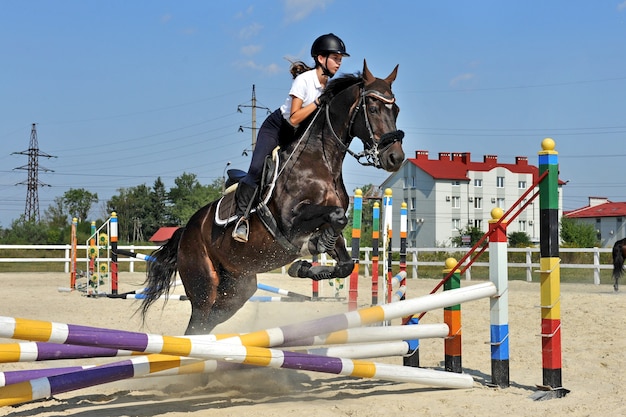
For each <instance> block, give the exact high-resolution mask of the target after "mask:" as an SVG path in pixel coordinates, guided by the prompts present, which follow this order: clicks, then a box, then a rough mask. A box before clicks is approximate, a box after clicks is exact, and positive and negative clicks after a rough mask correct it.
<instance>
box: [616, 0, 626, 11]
mask: <svg viewBox="0 0 626 417" xmlns="http://www.w3.org/2000/svg"><path fill="white" fill-rule="evenodd" d="M624 10H626V0H625V1H623V2H621V3H620V4H618V5H617V11H618V12H622V11H624Z"/></svg>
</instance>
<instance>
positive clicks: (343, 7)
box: [0, 0, 626, 227]
mask: <svg viewBox="0 0 626 417" xmlns="http://www.w3.org/2000/svg"><path fill="white" fill-rule="evenodd" d="M0 5H1V7H2V12H1V13H0V54H1V56H2V65H1V67H0V68H1V69H0V75H1V80H0V143H2V147H1V150H0V226H2V227H9V226H10V224H11V221H12V220H13V219H16V218H18V217H19V215H20V214H22V213H23V212H24V206H25V200H26V192H27V190H26V186H25V185H16V184H17V183H20V182H24V181H26V179H27V172H26V171H24V170H16V169H15V168H17V167H21V166H24V165H27V162H28V160H27V157H26V156H20V155H14V154H12V153H13V152H20V151H25V150H27V149H28V145H29V140H30V130H31V124H32V123H37V133H38V142H39V148H40V150H41V151H42V152H45V153H47V154H50V155H53V156H56V158H52V159H46V158H40V161H39V163H40V165H41V166H42V167H44V168H47V169H49V170H53V171H54V172H44V171H40V173H39V180H40V181H41V182H43V183H45V184H48V185H50V186H49V187H42V188H40V189H39V203H40V211H41V214H42V215H43V213H44V210H45V209H46V208H47V207H48V206H49V205H50V204H51V203H52V201H53V199H54V198H55V197H57V196H61V195H62V194H63V193H64V192H65V191H67V190H68V189H70V188H85V189H88V190H89V191H91V192H95V193H97V194H98V196H99V197H100V201H101V203H100V204H98V206H97V207H95V208H94V210H93V211H94V212H93V215H94V217H105V216H106V214H105V213H104V210H103V208H102V206H103V205H102V202H104V201H106V200H107V199H108V198H109V197H110V196H111V195H113V194H116V193H117V190H118V189H119V188H121V187H130V186H136V185H139V184H147V185H148V186H152V184H153V183H154V180H155V179H156V178H157V177H159V176H160V177H161V178H162V179H163V180H164V182H165V183H166V186H167V187H168V188H169V187H171V186H172V185H173V180H174V178H176V177H178V176H180V175H181V174H183V173H184V172H188V173H194V174H196V175H197V176H198V178H199V180H200V181H201V182H202V183H204V184H209V183H211V182H212V181H213V180H214V179H216V178H219V177H221V176H222V173H223V171H224V168H225V167H226V164H227V163H228V162H229V161H230V162H231V167H236V168H240V169H246V168H247V166H248V163H249V160H250V159H249V158H250V157H249V156H248V157H246V156H243V155H242V152H243V150H245V149H247V148H249V147H250V144H251V130H250V129H248V128H249V127H250V126H251V109H250V108H249V107H245V106H249V105H250V104H251V101H250V100H251V91H252V85H255V86H256V95H257V101H258V102H257V104H258V105H259V106H261V107H267V108H269V109H272V110H273V109H275V108H277V107H278V106H279V105H280V104H281V103H282V101H283V100H284V97H285V95H286V94H287V91H288V89H289V86H290V83H291V79H290V76H289V74H288V66H289V64H288V62H287V60H286V59H285V58H286V57H291V58H298V59H302V60H305V61H307V62H309V63H311V59H310V57H309V50H310V45H311V43H312V41H313V40H314V39H315V38H316V37H317V36H318V35H320V34H323V33H328V32H334V33H335V34H337V35H338V36H340V37H341V38H342V39H343V40H344V41H345V43H346V46H347V49H348V52H349V53H350V54H351V57H350V58H346V59H345V60H344V62H343V66H342V68H341V72H346V73H352V72H356V71H360V70H361V69H362V65H363V59H367V62H368V66H369V68H370V69H371V70H372V72H373V73H374V74H375V75H377V76H381V77H385V76H387V75H388V74H389V72H390V71H391V70H392V69H393V67H394V66H395V65H396V64H399V65H400V69H399V73H398V78H397V80H396V82H395V83H394V91H395V93H396V97H397V100H398V104H399V106H400V108H401V112H400V116H399V119H398V127H399V128H400V129H403V130H404V131H405V132H406V137H405V150H406V152H407V155H408V156H414V154H415V151H416V150H427V151H429V153H430V155H431V158H432V157H435V156H436V155H437V153H438V152H471V153H472V160H482V157H483V155H486V154H495V155H498V158H499V160H500V161H501V162H507V163H512V162H514V159H515V157H516V156H528V157H529V160H530V162H531V163H533V164H535V165H536V164H537V152H538V151H539V150H540V143H541V140H542V139H543V138H544V137H552V138H554V139H555V141H556V145H557V150H558V151H559V161H560V176H561V179H563V180H565V181H569V183H568V185H567V186H566V187H565V188H564V191H563V193H564V208H565V209H566V210H567V209H574V208H578V207H582V206H584V205H586V204H587V198H588V197H589V196H602V197H608V198H610V199H611V200H613V201H626V180H625V179H624V176H625V173H624V168H623V167H624V162H625V160H626V149H624V144H625V142H626V141H625V140H624V139H625V136H626V117H625V115H624V109H625V104H626V1H625V0H594V1H582V0H570V1H564V0H552V1H538V0H537V1H528V0H523V1H522V0H510V1H495V0H493V1H487V0H475V1H471V2H469V1H467V2H466V1H439V0H437V1H435V0H421V1H415V0H410V1H409V0H407V1H393V0H386V1H379V0H362V1H360V2H359V1H340V0H334V1H333V0H317V1H314V0H267V1H265V0H252V1H230V2H225V1H199V0H197V1H194V0H188V1H163V0H150V1H147V0H146V1H121V0H118V1H115V0H114V1H89V0H84V1H67V0H56V1H43V0H42V1H34V0H20V1H18V0H2V1H1V2H0ZM239 105H243V106H244V107H242V113H239V112H237V107H238V106H239ZM264 117H265V113H264V110H261V109H259V110H257V118H258V121H257V123H258V125H260V123H261V122H262V120H263V119H264ZM239 126H244V127H245V128H244V131H243V132H239V131H238V128H239ZM359 144H360V142H359V141H358V140H355V142H353V145H352V149H354V150H358V149H360V148H359V146H358V145H359ZM344 174H345V179H346V186H347V188H348V190H353V189H354V188H356V187H359V186H361V185H364V184H368V183H373V184H379V183H381V182H382V181H383V180H384V178H386V175H387V174H386V173H384V172H382V171H377V170H375V169H374V168H369V167H361V166H359V165H357V164H356V163H355V162H354V161H352V160H346V163H345V165H344Z"/></svg>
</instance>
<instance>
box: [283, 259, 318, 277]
mask: <svg viewBox="0 0 626 417" xmlns="http://www.w3.org/2000/svg"><path fill="white" fill-rule="evenodd" d="M312 266H313V264H311V263H310V262H308V261H304V260H301V261H297V262H294V263H292V264H291V266H290V267H289V269H288V270H287V274H289V276H290V277H294V278H309V271H310V270H311V267H312Z"/></svg>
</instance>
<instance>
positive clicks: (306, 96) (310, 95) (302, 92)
mask: <svg viewBox="0 0 626 417" xmlns="http://www.w3.org/2000/svg"><path fill="white" fill-rule="evenodd" d="M323 92H324V87H323V86H322V84H321V83H320V80H319V79H318V78H317V72H316V71H315V69H312V70H309V71H306V72H303V73H302V74H300V75H298V76H297V77H296V78H295V79H294V80H293V83H292V84H291V90H289V96H288V97H287V99H286V100H285V103H284V104H283V105H282V106H280V111H281V113H282V115H283V117H284V118H285V120H287V122H289V116H290V115H291V101H292V98H293V97H298V98H299V99H300V100H302V107H304V106H307V105H309V104H311V103H313V102H314V101H315V99H317V98H318V97H319V96H320V95H322V93H323ZM294 127H297V126H294Z"/></svg>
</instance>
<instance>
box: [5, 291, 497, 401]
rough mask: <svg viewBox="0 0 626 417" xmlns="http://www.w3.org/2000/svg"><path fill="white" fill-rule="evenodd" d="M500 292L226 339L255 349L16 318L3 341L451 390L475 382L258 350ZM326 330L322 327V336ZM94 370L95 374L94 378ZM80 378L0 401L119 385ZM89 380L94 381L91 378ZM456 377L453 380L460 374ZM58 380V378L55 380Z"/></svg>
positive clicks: (456, 295) (21, 387)
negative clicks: (124, 351)
mask: <svg viewBox="0 0 626 417" xmlns="http://www.w3.org/2000/svg"><path fill="white" fill-rule="evenodd" d="M495 292H496V288H495V286H494V285H493V284H492V283H490V282H488V283H483V284H476V285H472V286H469V287H464V288H459V289H457V290H452V291H447V292H444V293H439V294H433V295H428V296H423V297H419V298H415V299H409V300H403V301H399V302H396V303H390V304H385V305H381V306H374V307H369V308H365V309H362V310H357V311H352V312H348V313H343V314H339V315H336V316H331V317H327V318H322V319H317V320H311V321H309V322H306V323H304V324H296V325H290V326H284V327H281V328H274V329H269V330H264V331H259V332H253V333H250V334H247V335H243V336H239V337H233V338H228V339H223V341H226V340H228V341H231V342H234V341H235V340H237V341H239V342H240V343H244V344H245V343H246V342H250V346H245V345H236V344H233V343H211V342H205V343H202V342H200V341H199V340H198V339H197V338H189V339H185V338H177V337H171V336H160V335H151V334H145V333H134V332H127V331H116V330H109V329H98V328H91V327H87V326H77V325H69V324H60V323H52V322H43V321H35V320H25V319H16V318H11V317H0V337H9V338H17V339H29V340H38V341H52V342H57V343H71V344H83V345H95V346H103V347H109V348H114V349H119V348H122V349H127V350H135V351H140V352H145V353H159V354H167V355H176V356H186V357H189V356H193V357H197V358H209V359H221V360H227V361H229V362H234V363H243V364H249V365H256V366H270V367H275V368H290V369H302V370H310V371H318V372H327V373H333V374H341V375H349V376H356V377H367V378H379V379H385V380H392V381H399V382H413V383H421V384H427V385H436V386H440V387H449V388H468V387H471V385H472V383H473V381H472V378H471V377H470V376H468V375H465V374H449V373H445V372H441V371H434V370H427V369H421V368H408V367H403V366H394V365H386V364H377V363H374V362H364V361H353V360H349V359H340V358H332V357H324V356H318V355H306V354H301V353H297V352H283V351H279V350H275V349H264V348H259V347H254V344H256V345H257V346H258V345H264V344H266V345H270V344H278V342H279V341H280V343H285V342H286V341H288V340H290V339H291V340H297V339H302V338H305V337H307V334H320V333H326V332H330V331H332V330H329V329H333V328H337V329H342V327H343V328H344V329H345V328H349V327H355V326H361V325H366V324H372V323H377V322H381V321H385V320H391V319H393V318H401V317H403V316H406V315H412V314H416V312H421V311H429V310H433V309H439V308H442V307H445V306H447V305H454V304H457V303H460V302H464V301H472V300H477V299H480V298H484V297H489V296H493V295H494V294H495ZM338 326H339V327H338ZM320 328H322V329H324V330H321V331H320ZM313 329H315V330H313ZM316 332H317V333H316ZM298 336H299V337H298ZM194 341H195V343H194ZM252 342H255V343H252ZM174 366H179V365H172V367H174ZM96 369H97V372H95V374H93V375H92V373H93V372H94V371H95V370H96ZM79 374H80V375H81V377H80V378H72V379H71V381H70V382H68V381H65V380H64V378H63V376H58V377H46V378H40V379H37V380H33V381H29V382H25V383H20V384H15V385H11V386H9V387H5V388H1V389H0V399H4V400H0V405H10V404H18V403H21V402H25V401H31V400H33V399H38V398H46V397H48V396H50V395H54V394H58V393H61V392H66V391H69V390H73V389H79V388H82V387H83V386H90V385H87V384H92V383H93V381H94V380H97V381H98V382H97V383H96V384H101V383H105V382H109V381H112V380H115V378H114V377H113V375H112V372H111V371H110V370H106V369H105V370H101V369H99V368H94V369H88V370H85V371H80V372H79ZM84 375H89V376H87V377H85V376H84ZM115 375H116V378H118V379H123V378H130V377H133V376H135V372H134V371H133V370H131V369H128V368H125V370H123V371H118V372H116V373H115ZM444 375H445V376H444ZM451 375H454V377H452V376H451ZM57 379H59V380H58V381H57ZM72 381H74V382H72ZM2 401H4V402H2Z"/></svg>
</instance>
